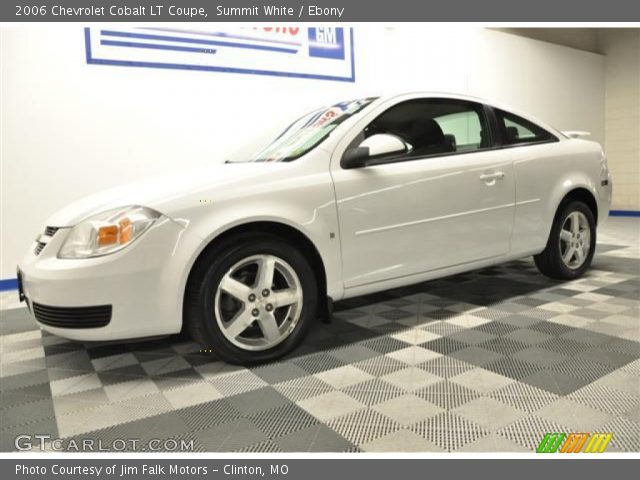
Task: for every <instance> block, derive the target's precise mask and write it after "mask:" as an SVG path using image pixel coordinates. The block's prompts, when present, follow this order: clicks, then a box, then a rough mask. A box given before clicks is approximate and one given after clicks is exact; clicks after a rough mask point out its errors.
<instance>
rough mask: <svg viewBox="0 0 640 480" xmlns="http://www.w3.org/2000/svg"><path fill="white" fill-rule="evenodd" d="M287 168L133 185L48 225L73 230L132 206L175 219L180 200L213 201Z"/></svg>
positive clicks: (231, 167)
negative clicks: (249, 181) (222, 193)
mask: <svg viewBox="0 0 640 480" xmlns="http://www.w3.org/2000/svg"><path fill="white" fill-rule="evenodd" d="M284 165H286V164H281V163H265V162H260V163H256V162H242V163H225V164H213V165H211V166H209V167H206V168H198V169H194V170H188V171H185V172H179V173H177V174H173V175H165V176H160V177H153V178H149V179H145V180H142V181H137V182H133V183H129V184H126V185H122V186H119V187H116V188H112V189H109V190H105V191H102V192H99V193H96V194H93V195H90V196H88V197H85V198H82V199H81V200H78V201H76V202H73V203H71V204H70V205H68V206H66V207H65V208H63V209H62V210H59V211H58V212H56V213H55V214H53V215H52V216H51V217H49V219H48V220H47V222H46V225H47V226H51V227H71V226H74V225H76V224H77V223H78V222H80V221H82V220H83V219H84V218H86V217H88V216H90V215H93V214H96V213H100V212H102V211H106V210H109V209H111V208H118V207H124V206H128V205H140V206H145V207H150V208H153V209H155V210H158V211H159V212H160V213H163V214H165V215H168V216H171V215H170V214H171V204H172V202H174V201H175V200H177V199H181V198H184V197H189V196H191V197H192V196H200V197H202V198H207V199H209V198H210V197H211V195H212V192H217V191H220V189H221V188H223V187H225V188H228V187H231V186H233V185H234V184H235V183H237V182H239V181H246V180H247V179H248V178H252V177H259V176H268V175H270V174H273V173H274V172H275V171H278V170H279V169H280V168H282V167H283V166H284Z"/></svg>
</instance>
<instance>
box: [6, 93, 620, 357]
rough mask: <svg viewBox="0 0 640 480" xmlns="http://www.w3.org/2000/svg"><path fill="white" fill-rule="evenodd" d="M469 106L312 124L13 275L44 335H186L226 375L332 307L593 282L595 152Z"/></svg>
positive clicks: (129, 200)
mask: <svg viewBox="0 0 640 480" xmlns="http://www.w3.org/2000/svg"><path fill="white" fill-rule="evenodd" d="M581 136H582V134H581V133H580V132H565V133H563V132H560V131H557V130H555V129H553V128H551V127H549V126H547V125H545V124H543V123H541V122H539V121H536V120H533V119H531V118H530V117H528V116H525V115H521V114H516V113H513V112H512V111H511V110H509V109H506V108H503V107H498V106H493V105H489V104H487V103H484V102H482V101H480V100H478V99H476V98H472V97H464V96H458V95H443V94H406V95H401V96H392V97H379V98H362V99H358V100H352V101H346V102H343V103H338V104H336V105H333V106H330V107H324V108H320V109H318V110H316V111H313V112H311V113H308V114H306V115H304V116H302V117H300V118H299V119H298V120H296V121H294V122H293V123H292V124H291V125H290V126H289V127H288V128H287V129H285V130H284V132H282V133H281V134H280V135H279V136H278V137H277V138H275V139H274V140H273V141H272V142H271V143H270V144H268V145H267V146H266V147H264V148H262V149H261V150H259V151H257V152H256V153H255V154H254V155H253V156H246V157H243V158H240V159H238V160H232V161H227V162H226V163H224V164H223V163H220V164H216V165H213V166H211V167H208V168H206V169H204V170H199V171H190V172H184V173H182V174H180V175H177V176H172V177H170V178H159V179H150V180H147V181H144V182H141V183H136V184H131V185H127V186H124V187H120V188H116V189H114V190H110V191H107V192H104V193H101V194H98V195H94V196H91V197H89V198H86V199H84V200H81V201H79V202H77V203H74V204H72V205H70V206H68V207H67V208H65V209H63V210H61V211H59V212H58V213H56V214H54V215H53V216H52V217H51V218H50V219H49V220H48V221H47V222H46V228H45V229H44V233H43V234H41V235H40V236H39V237H38V239H37V241H36V242H35V244H34V245H33V246H32V247H31V248H30V249H29V251H28V253H27V255H26V257H25V258H24V259H23V260H22V262H21V263H20V265H19V269H18V277H19V286H20V296H21V298H22V299H24V300H26V302H27V305H28V307H29V309H30V311H31V312H32V313H33V315H34V316H35V318H36V320H37V321H38V323H39V324H40V325H41V327H42V328H43V329H45V330H48V331H50V332H51V333H53V334H55V335H60V336H63V337H67V338H70V339H76V340H82V341H103V340H122V339H130V338H140V337H148V336H157V335H168V334H174V333H178V332H180V331H181V330H183V329H185V330H186V331H187V332H188V333H189V334H190V335H191V336H192V337H193V338H194V339H195V340H196V341H197V342H198V343H200V344H201V345H202V347H203V348H206V349H211V350H212V351H214V352H215V353H216V354H217V355H218V356H219V357H221V358H222V359H224V360H226V361H229V362H233V363H241V364H247V363H256V362H264V361H269V360H272V359H275V358H277V357H279V356H281V355H283V354H285V353H287V352H289V351H290V350H292V349H293V348H294V347H295V346H296V345H297V344H299V343H300V341H301V340H302V338H303V337H304V335H305V333H306V332H307V331H308V330H309V326H310V325H311V324H312V323H313V322H314V321H315V320H316V319H317V318H318V317H322V316H323V315H328V314H330V309H331V305H332V302H333V301H336V300H341V299H346V298H349V297H354V296H357V295H363V294H367V293H371V292H376V291H380V290H385V289H389V288H393V287H399V286H403V285H408V284H412V283H417V282H422V281H425V280H428V279H433V278H437V277H443V276H445V275H451V274H456V273H460V272H464V271H467V270H472V269H477V268H481V267H486V266H489V265H494V264H497V263H501V262H505V261H509V260H513V259H517V258H522V257H526V256H529V255H533V256H534V259H535V263H536V265H537V266H538V268H539V269H540V271H541V272H542V273H543V274H545V275H548V276H550V277H553V278H559V279H567V280H571V279H575V278H578V277H579V276H580V275H582V274H583V273H584V272H585V270H586V269H587V268H588V267H589V265H590V263H591V259H592V258H593V254H594V250H595V245H596V225H598V224H599V223H600V222H602V221H603V220H604V219H605V218H606V217H607V214H608V211H609V206H610V200H611V178H610V174H609V170H608V167H607V162H606V159H605V156H604V154H603V152H602V149H601V147H600V146H599V145H598V144H596V143H594V142H590V141H587V140H584V139H581V138H579V137H581Z"/></svg>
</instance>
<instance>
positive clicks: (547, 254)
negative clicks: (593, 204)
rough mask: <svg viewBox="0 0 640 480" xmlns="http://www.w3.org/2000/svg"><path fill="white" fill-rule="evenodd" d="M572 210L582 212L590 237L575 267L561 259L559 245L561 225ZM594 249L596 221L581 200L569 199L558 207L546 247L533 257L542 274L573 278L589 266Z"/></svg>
mask: <svg viewBox="0 0 640 480" xmlns="http://www.w3.org/2000/svg"><path fill="white" fill-rule="evenodd" d="M573 212H580V213H582V214H584V216H585V217H586V219H587V222H588V225H589V229H590V237H589V252H588V254H587V255H586V257H585V260H584V261H583V263H582V264H581V265H580V266H578V267H576V268H570V267H569V266H568V265H567V264H566V263H565V262H564V261H563V259H562V252H561V245H560V233H561V230H562V227H563V225H565V222H567V219H568V217H569V215H571V214H572V213H573ZM595 251H596V221H595V218H594V215H593V212H592V211H591V209H590V208H589V207H588V206H587V205H586V204H585V203H583V202H580V201H569V202H565V203H563V204H562V205H560V207H559V208H558V212H557V213H556V216H555V219H554V221H553V225H552V227H551V233H550V234H549V240H548V241H547V246H546V248H545V249H544V250H543V251H542V253H540V254H538V255H535V256H534V257H533V259H534V261H535V264H536V266H537V267H538V270H540V272H541V273H543V274H544V275H546V276H548V277H551V278H557V279H560V280H574V279H576V278H579V277H581V276H582V275H583V274H584V272H586V271H587V269H588V268H589V267H590V266H591V261H592V260H593V255H594V253H595Z"/></svg>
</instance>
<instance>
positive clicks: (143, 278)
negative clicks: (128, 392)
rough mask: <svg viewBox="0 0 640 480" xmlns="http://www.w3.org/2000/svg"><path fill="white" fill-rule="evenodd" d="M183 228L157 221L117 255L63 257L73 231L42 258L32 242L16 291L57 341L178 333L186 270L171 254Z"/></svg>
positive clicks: (59, 236)
mask: <svg viewBox="0 0 640 480" xmlns="http://www.w3.org/2000/svg"><path fill="white" fill-rule="evenodd" d="M183 230H184V227H183V226H182V225H180V224H178V223H176V222H174V221H172V220H170V219H168V218H162V219H160V220H159V221H158V222H156V224H154V225H153V226H152V227H151V228H150V229H149V230H148V231H147V232H145V233H144V234H143V236H142V237H141V238H139V239H137V240H136V241H135V242H133V243H132V244H131V245H130V246H128V247H127V248H124V249H123V250H121V251H119V252H116V253H113V254H111V255H105V256H102V257H96V258H86V259H60V258H58V257H57V254H58V252H59V250H60V247H61V246H62V244H63V243H64V241H65V239H66V238H67V236H68V234H69V232H70V229H69V228H60V229H59V230H58V231H57V232H56V233H55V234H54V235H53V236H52V238H51V240H50V241H49V243H47V244H46V246H45V247H44V248H43V249H42V250H41V251H40V253H39V254H36V253H35V244H34V246H33V247H32V248H31V249H30V251H29V252H28V253H27V255H26V256H25V257H24V259H23V260H22V262H21V263H20V265H19V268H18V272H19V277H18V278H19V280H18V281H19V287H20V293H21V295H22V296H24V299H25V301H26V302H27V305H28V307H29V310H30V311H31V313H32V314H35V318H36V321H37V322H38V323H39V325H40V326H41V327H42V328H43V329H44V330H47V331H49V332H51V333H53V334H54V335H59V336H61V337H66V338H70V339H73V340H82V341H104V340H121V339H129V338H140V337H148V336H155V335H168V334H173V333H177V332H179V331H180V329H181V326H182V296H183V289H182V287H181V281H182V275H181V273H182V270H183V269H184V267H183V266H180V265H177V264H176V261H175V257H176V256H175V255H174V253H175V251H176V249H177V248H178V243H179V242H180V238H181V232H182V231H183ZM107 310H108V313H109V315H108V318H107Z"/></svg>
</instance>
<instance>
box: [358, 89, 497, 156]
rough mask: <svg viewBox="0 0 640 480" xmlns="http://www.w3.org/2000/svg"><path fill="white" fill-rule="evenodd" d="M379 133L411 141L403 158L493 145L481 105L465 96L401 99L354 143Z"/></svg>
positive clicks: (407, 141)
mask: <svg viewBox="0 0 640 480" xmlns="http://www.w3.org/2000/svg"><path fill="white" fill-rule="evenodd" d="M378 133H390V134H393V135H396V136H398V137H400V138H402V140H404V141H405V142H406V143H407V144H408V145H409V151H408V153H406V154H404V155H403V158H416V157H425V156H430V155H443V154H454V153H464V152H472V151H476V150H480V149H483V148H487V147H488V146H489V145H490V142H489V134H488V127H487V122H486V120H485V115H484V110H483V107H482V105H480V104H477V103H473V102H467V101H462V100H450V99H419V100H409V101H407V102H402V103H399V104H397V105H394V106H393V107H391V108H390V109H389V110H387V111H385V112H384V113H382V114H381V115H380V116H379V117H378V118H376V119H375V120H374V121H373V122H371V123H370V124H369V125H368V126H367V127H366V128H365V129H364V131H363V132H362V134H361V135H360V137H359V138H358V139H356V141H355V142H354V143H356V145H357V144H359V142H361V141H362V140H363V139H365V138H368V137H370V136H372V135H375V134H378Z"/></svg>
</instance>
